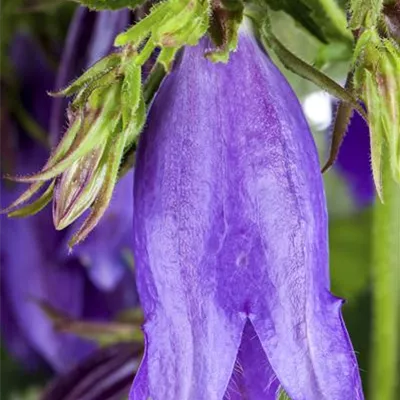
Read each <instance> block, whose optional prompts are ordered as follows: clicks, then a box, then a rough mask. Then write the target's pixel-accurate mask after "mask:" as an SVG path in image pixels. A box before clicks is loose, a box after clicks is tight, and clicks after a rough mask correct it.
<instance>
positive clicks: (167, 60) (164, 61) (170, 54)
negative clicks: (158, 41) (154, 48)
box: [157, 47, 178, 72]
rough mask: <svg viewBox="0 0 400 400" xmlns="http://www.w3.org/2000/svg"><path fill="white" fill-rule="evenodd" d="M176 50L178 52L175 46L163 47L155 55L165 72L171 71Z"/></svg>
mask: <svg viewBox="0 0 400 400" xmlns="http://www.w3.org/2000/svg"><path fill="white" fill-rule="evenodd" d="M177 52H178V49H177V48H175V47H164V48H163V49H162V50H161V51H160V54H159V55H158V57H157V62H158V63H160V64H161V65H162V66H163V67H164V69H165V72H170V71H171V68H172V64H173V62H174V60H175V56H176V53H177Z"/></svg>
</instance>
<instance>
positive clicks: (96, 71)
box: [48, 53, 121, 97]
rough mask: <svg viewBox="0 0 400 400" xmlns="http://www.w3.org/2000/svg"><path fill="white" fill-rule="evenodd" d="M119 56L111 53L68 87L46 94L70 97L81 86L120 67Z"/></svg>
mask: <svg viewBox="0 0 400 400" xmlns="http://www.w3.org/2000/svg"><path fill="white" fill-rule="evenodd" d="M120 62H121V56H120V54H118V53H111V54H110V55H108V56H107V57H104V58H102V59H101V60H100V61H98V62H97V63H95V64H94V65H92V66H91V67H90V68H89V69H88V70H87V71H86V72H84V73H83V74H82V75H81V76H80V77H79V78H77V79H76V80H74V81H73V82H72V83H71V84H70V85H69V86H67V87H66V88H64V89H61V90H59V91H57V92H48V93H49V95H50V96H54V97H63V96H72V95H73V94H75V93H77V92H78V91H79V90H81V89H82V87H83V86H85V85H87V84H88V83H91V82H93V81H96V80H98V79H100V78H101V77H103V76H104V75H106V74H108V73H109V72H111V71H112V70H113V69H114V68H117V67H118V66H119V65H120Z"/></svg>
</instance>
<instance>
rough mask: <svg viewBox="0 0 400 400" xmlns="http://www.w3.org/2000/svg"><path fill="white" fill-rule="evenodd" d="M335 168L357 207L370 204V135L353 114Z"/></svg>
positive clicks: (362, 120) (372, 190) (372, 187)
mask: <svg viewBox="0 0 400 400" xmlns="http://www.w3.org/2000/svg"><path fill="white" fill-rule="evenodd" d="M336 166H337V168H338V170H339V171H340V173H341V174H342V175H343V176H344V178H345V179H346V181H347V183H348V185H349V187H350V190H351V192H352V195H353V197H354V199H355V200H356V202H357V203H358V205H360V206H366V205H368V204H371V202H372V201H373V199H374V197H375V188H374V181H373V178H372V169H371V150H370V135H369V129H368V125H367V123H366V122H365V121H364V119H363V118H362V117H361V116H360V115H359V114H358V113H354V114H353V117H352V119H351V120H350V124H349V126H348V128H347V134H346V136H345V137H344V140H343V143H342V144H341V146H340V151H339V154H338V157H337V159H336Z"/></svg>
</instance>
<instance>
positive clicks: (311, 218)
mask: <svg viewBox="0 0 400 400" xmlns="http://www.w3.org/2000/svg"><path fill="white" fill-rule="evenodd" d="M207 46H208V44H207V42H206V41H203V42H202V43H201V44H200V45H199V46H197V47H196V48H187V49H185V51H184V53H183V55H182V58H181V60H180V61H179V63H178V65H176V67H175V69H174V71H173V72H172V73H171V75H170V76H169V77H168V78H167V79H166V80H165V82H164V83H163V85H162V87H161V89H160V91H159V93H158V95H157V97H156V100H155V101H154V103H153V105H152V108H151V110H150V114H149V118H148V126H147V128H146V130H145V132H144V133H143V137H142V140H141V143H140V145H139V150H138V157H137V163H136V170H135V191H134V232H135V239H134V243H135V246H134V251H135V263H136V270H137V283H138V290H139V295H140V299H141V304H142V307H143V310H144V314H145V319H146V322H145V325H144V332H145V336H146V349H145V355H144V359H143V361H142V364H141V366H140V369H139V372H138V375H137V377H136V379H135V381H134V383H133V387H132V390H131V397H130V398H131V399H132V400H145V399H148V398H152V399H153V400H161V399H162V400H172V399H173V400H189V399H190V400H220V399H223V398H224V396H226V398H227V399H228V398H238V399H239V398H240V399H254V400H259V399H276V398H277V396H278V394H277V388H278V386H280V387H283V388H284V390H285V391H286V392H287V393H288V395H289V396H290V398H291V399H292V400H305V399H307V400H314V399H315V400H317V399H318V400H322V399H326V400H328V399H329V400H342V399H352V400H360V399H362V398H363V394H362V390H361V383H360V378H359V373H358V368H357V362H356V358H355V355H354V352H353V349H352V346H351V343H350V340H349V337H348V334H347V331H346V329H345V326H344V323H343V320H342V317H341V313H340V308H341V304H342V300H340V299H338V298H336V297H334V296H333V295H332V294H331V293H330V291H329V269H328V240H327V214H326V204H325V196H324V191H323V186H322V179H321V176H320V173H319V163H318V158H317V154H316V149H315V145H314V143H313V140H312V137H311V134H310V132H309V128H308V126H307V124H306V122H305V119H304V116H303V114H302V112H301V108H300V105H299V104H298V101H297V99H296V97H295V95H294V93H293V92H292V90H291V88H290V87H289V85H288V83H287V82H286V80H285V79H284V77H283V76H282V75H281V74H280V72H279V71H278V70H277V68H276V67H275V66H274V65H273V63H272V62H271V60H270V59H269V58H268V56H267V55H265V54H264V53H263V52H262V50H261V49H260V48H259V46H258V44H257V43H256V41H255V40H254V39H253V38H252V37H251V34H250V33H249V32H247V31H246V30H242V31H241V33H240V38H239V46H238V50H237V52H236V53H234V54H232V55H231V59H230V61H229V63H228V64H227V65H221V64H217V65H214V64H212V63H210V62H209V61H207V60H206V59H205V58H204V57H203V55H204V52H205V51H206V50H207ZM241 349H245V351H243V350H241ZM249 354H252V356H251V357H249ZM256 377H257V378H256ZM260 380H261V381H260ZM235 387H237V390H236V391H235ZM227 390H228V392H227ZM233 393H236V394H235V395H234V394H233Z"/></svg>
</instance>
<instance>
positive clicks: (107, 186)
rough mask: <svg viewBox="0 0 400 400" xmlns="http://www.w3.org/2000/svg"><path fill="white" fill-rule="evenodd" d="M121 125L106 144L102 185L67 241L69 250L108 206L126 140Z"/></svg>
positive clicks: (87, 232) (81, 239)
mask: <svg viewBox="0 0 400 400" xmlns="http://www.w3.org/2000/svg"><path fill="white" fill-rule="evenodd" d="M121 125H122V123H121V122H120V123H119V124H118V125H117V127H116V128H115V130H114V134H113V137H112V138H111V139H110V141H109V143H107V150H108V154H107V169H106V174H105V177H104V183H103V185H102V187H101V190H100V192H99V194H98V196H97V198H96V200H95V202H94V204H93V206H92V210H91V212H90V214H89V216H88V217H87V218H86V220H85V221H84V222H83V224H82V226H81V227H80V228H79V230H78V231H77V232H76V233H75V234H74V236H73V237H72V238H71V240H70V241H69V243H68V245H69V247H71V248H72V247H73V246H74V245H76V244H78V243H79V242H81V241H83V240H84V239H85V238H86V237H87V235H88V234H89V233H90V232H91V231H92V230H93V229H94V228H95V226H96V225H97V224H98V222H99V221H100V219H101V217H102V216H103V214H104V213H105V212H106V210H107V208H108V206H109V204H110V201H111V197H112V194H113V191H114V187H115V185H116V183H117V178H118V170H119V167H120V164H121V160H122V157H123V154H124V148H125V143H126V139H127V138H126V135H125V134H121V132H120V131H121V127H122V126H121Z"/></svg>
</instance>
